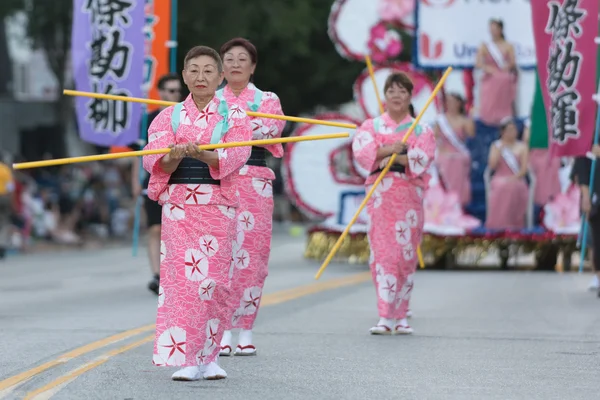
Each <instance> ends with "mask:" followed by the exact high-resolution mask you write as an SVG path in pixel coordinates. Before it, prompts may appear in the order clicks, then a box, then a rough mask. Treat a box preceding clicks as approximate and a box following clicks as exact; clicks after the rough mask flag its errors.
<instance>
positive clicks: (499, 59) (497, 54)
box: [485, 42, 506, 69]
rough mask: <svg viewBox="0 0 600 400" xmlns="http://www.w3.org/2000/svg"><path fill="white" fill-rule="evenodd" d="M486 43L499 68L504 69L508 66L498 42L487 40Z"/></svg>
mask: <svg viewBox="0 0 600 400" xmlns="http://www.w3.org/2000/svg"><path fill="white" fill-rule="evenodd" d="M485 45H486V47H487V49H488V52H489V53H490V55H491V56H492V58H493V59H494V61H495V62H496V65H498V68H500V69H504V67H505V66H506V63H505V62H504V56H503V55H502V52H501V51H500V49H499V48H498V45H496V43H494V42H487V43H486V44H485Z"/></svg>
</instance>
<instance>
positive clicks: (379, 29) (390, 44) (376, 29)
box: [367, 22, 402, 63]
mask: <svg viewBox="0 0 600 400" xmlns="http://www.w3.org/2000/svg"><path fill="white" fill-rule="evenodd" d="M367 46H368V47H369V50H371V58H372V59H373V61H375V62H377V63H382V62H385V61H386V60H388V59H390V58H394V57H396V56H398V55H399V54H400V52H401V51H402V41H401V40H400V35H399V34H398V32H396V31H393V30H387V28H386V26H385V24H384V23H383V22H380V23H378V24H377V25H375V26H373V27H372V28H371V36H370V37H369V41H368V42H367Z"/></svg>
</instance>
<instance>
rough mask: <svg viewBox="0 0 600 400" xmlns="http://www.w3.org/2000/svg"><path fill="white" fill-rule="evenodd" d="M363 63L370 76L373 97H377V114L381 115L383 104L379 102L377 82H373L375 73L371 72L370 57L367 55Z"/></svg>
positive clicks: (383, 110)
mask: <svg viewBox="0 0 600 400" xmlns="http://www.w3.org/2000/svg"><path fill="white" fill-rule="evenodd" d="M365 61H366V63H367V69H368V70H369V75H370V76H371V82H373V87H374V88H375V96H376V97H377V103H378V104H379V113H380V114H383V113H384V112H385V109H384V108H383V102H382V101H381V96H379V88H378V87H377V81H376V80H375V71H374V70H373V64H372V63H371V56H369V55H368V54H367V55H366V56H365Z"/></svg>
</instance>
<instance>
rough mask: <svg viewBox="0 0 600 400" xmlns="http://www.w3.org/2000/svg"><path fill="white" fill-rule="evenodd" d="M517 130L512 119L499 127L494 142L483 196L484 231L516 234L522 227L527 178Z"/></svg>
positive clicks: (521, 143)
mask: <svg viewBox="0 0 600 400" xmlns="http://www.w3.org/2000/svg"><path fill="white" fill-rule="evenodd" d="M517 135H518V132H517V126H516V125H515V122H514V121H513V120H512V118H510V119H508V120H505V121H504V123H503V124H502V125H501V127H500V139H499V140H497V141H495V142H494V143H493V144H492V146H491V148H490V154H489V159H488V169H489V170H490V171H491V172H492V173H493V176H492V178H491V182H490V192H489V193H488V194H487V197H488V204H487V218H486V222H485V226H486V228H488V229H512V230H518V229H522V228H524V227H525V222H526V221H525V217H526V215H527V206H528V203H529V189H528V187H527V182H526V180H525V177H526V175H527V166H528V152H527V146H526V145H525V143H523V142H521V141H519V140H517Z"/></svg>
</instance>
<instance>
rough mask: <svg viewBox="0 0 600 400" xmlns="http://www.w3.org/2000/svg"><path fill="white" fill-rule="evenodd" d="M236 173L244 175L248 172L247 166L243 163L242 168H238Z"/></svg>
mask: <svg viewBox="0 0 600 400" xmlns="http://www.w3.org/2000/svg"><path fill="white" fill-rule="evenodd" d="M238 173H239V174H240V175H246V174H248V166H247V165H244V166H243V167H242V168H240V171H239V172H238Z"/></svg>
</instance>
